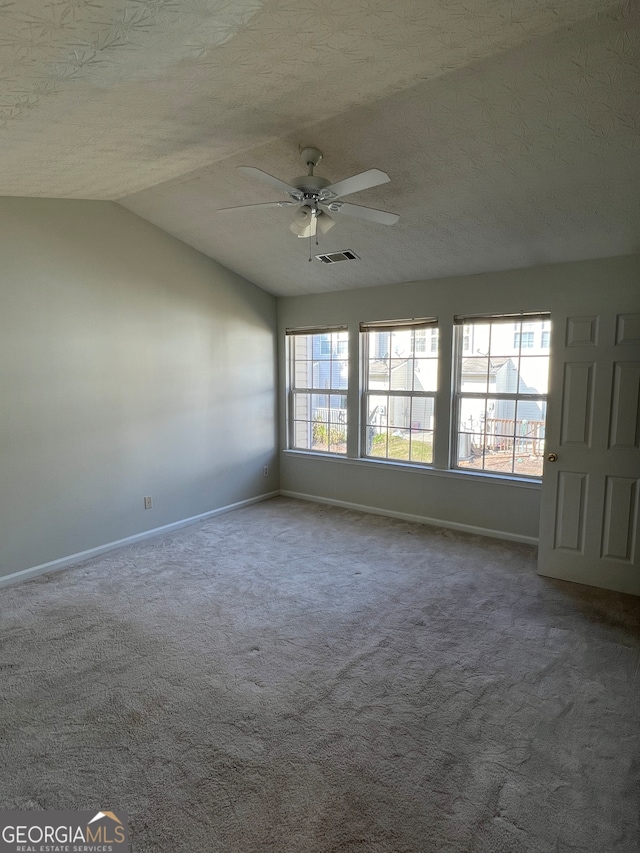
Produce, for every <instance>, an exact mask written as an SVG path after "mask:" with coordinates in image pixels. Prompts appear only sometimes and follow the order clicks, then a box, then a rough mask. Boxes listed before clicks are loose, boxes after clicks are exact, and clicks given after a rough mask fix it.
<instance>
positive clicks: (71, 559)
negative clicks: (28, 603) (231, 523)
mask: <svg viewBox="0 0 640 853" xmlns="http://www.w3.org/2000/svg"><path fill="white" fill-rule="evenodd" d="M279 494H280V493H279V492H278V491H275V492H267V493H266V494H264V495H258V496H257V497H255V498H248V499H247V500H244V501H238V502H237V503H233V504H227V506H221V507H218V509H212V510H210V511H209V512H203V513H201V514H200V515H193V516H191V518H183V519H182V520H181V521H173V522H172V523H171V524H165V525H163V526H162V527H154V528H153V529H152V530H145V531H144V532H142V533H135V534H134V535H133V536H127V537H126V538H125V539H118V540H117V541H116V542H107V543H106V545H98V546H97V547H96V548H89V550H88V551H80V552H78V553H77V554H70V555H69V556H68V557H61V558H60V559H59V560H52V561H51V562H50V563H42V564H41V565H39V566H32V567H31V568H30V569H22V570H21V571H19V572H13V573H12V574H10V575H4V577H0V589H2V587H5V586H10V585H12V584H14V583H20V582H22V581H26V580H32V579H33V578H35V577H38V575H45V574H48V573H49V572H55V571H58V570H59V569H65V568H66V567H67V566H74V565H76V564H77V563H84V562H86V561H87V560H90V559H91V558H92V557H98V556H100V554H106V553H107V552H108V551H115V550H116V548H123V547H124V546H125V545H133V544H135V543H136V542H143V541H144V540H145V539H154V538H155V537H156V536H163V535H164V534H165V533H171V532H173V531H174V530H179V529H180V528H181V527H188V526H189V525H190V524H197V523H198V522H199V521H206V520H207V519H208V518H213V517H214V516H216V515H222V514H223V513H225V512H232V511H233V510H234V509H241V508H242V507H243V506H249V505H250V504H255V503H259V502H260V501H266V500H268V499H269V498H275V497H277V496H278V495H279Z"/></svg>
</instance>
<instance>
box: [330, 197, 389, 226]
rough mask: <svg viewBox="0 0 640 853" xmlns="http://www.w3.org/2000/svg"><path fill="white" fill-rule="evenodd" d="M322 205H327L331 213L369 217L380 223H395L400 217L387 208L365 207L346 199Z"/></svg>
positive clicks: (372, 220) (368, 218)
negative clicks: (389, 211) (350, 202)
mask: <svg viewBox="0 0 640 853" xmlns="http://www.w3.org/2000/svg"><path fill="white" fill-rule="evenodd" d="M322 207H326V208H327V209H328V210H330V211H331V213H346V214H347V216H355V217H356V218H357V219H367V220H369V222H377V223H378V224H379V225H393V224H394V223H396V222H397V221H398V220H399V219H400V216H399V215H398V214H397V213H388V212H387V211H386V210H377V209H376V208H375V207H363V206H362V205H361V204H349V203H348V202H346V201H333V202H329V204H327V203H326V202H325V203H324V204H323V205H322Z"/></svg>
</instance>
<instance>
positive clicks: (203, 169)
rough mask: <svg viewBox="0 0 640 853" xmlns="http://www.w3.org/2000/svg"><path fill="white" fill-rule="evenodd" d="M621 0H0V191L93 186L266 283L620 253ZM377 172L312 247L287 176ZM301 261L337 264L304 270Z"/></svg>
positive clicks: (637, 197) (375, 279)
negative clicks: (344, 255)
mask: <svg viewBox="0 0 640 853" xmlns="http://www.w3.org/2000/svg"><path fill="white" fill-rule="evenodd" d="M639 8H640V7H639V5H638V3H637V2H635V0H631V2H621V0H466V2H465V0H49V2H43V0H0V87H1V88H0V91H1V93H2V97H1V98H0V163H1V164H2V165H1V168H0V195H20V196H47V197H60V198H90V199H109V200H113V201H117V202H119V203H120V204H122V205H123V206H125V207H126V208H128V209H130V210H131V211H134V212H135V213H137V214H138V215H140V216H142V217H144V218H145V219H147V220H149V221H150V222H153V223H154V224H156V225H158V226H159V227H160V228H163V229H164V230H165V231H167V232H169V233H170V234H173V235H175V236H177V237H179V238H180V239H182V240H184V241H185V242H186V243H188V244H189V245H191V246H194V247H195V248H197V249H199V250H200V251H202V252H204V253H205V254H207V255H210V256H211V257H213V258H215V259H216V260H218V261H220V262H221V263H223V264H225V265H226V266H228V267H230V268H231V269H233V270H235V271H236V272H239V273H240V274H242V275H244V276H246V277H247V278H248V279H250V280H251V281H254V282H255V283H256V284H258V285H260V286H261V287H264V288H265V289H266V290H269V291H270V292H272V293H275V294H278V295H290V294H303V293H311V292H322V291H327V290H335V289H346V288H353V287H363V286H369V285H374V284H388V283H394V282H402V281H411V280H416V279H428V278H433V277H439V276H448V275H459V274H467V273H476V272H483V271H491V270H498V269H508V268H512V267H523V266H532V265H536V264H542V263H548V262H562V261H569V260H577V259H585V258H592V257H602V256H607V255H618V254H626V253H632V252H637V251H640V192H639V188H640V156H638V155H639V154H640V133H639V131H640V51H639V46H640V11H639ZM305 145H314V146H317V147H319V148H320V149H321V150H322V151H323V154H324V159H323V161H322V162H321V163H320V165H319V166H318V168H317V169H316V174H318V175H321V176H324V177H326V178H328V179H330V180H332V181H337V180H340V179H342V178H344V177H347V176H349V175H352V174H354V173H357V172H362V171H364V170H366V169H370V168H377V169H382V170H384V171H385V172H387V173H388V174H389V176H390V178H391V181H390V182H389V183H387V184H384V185H382V186H379V187H376V188H374V189H368V190H366V191H363V192H361V193H358V194H357V195H354V196H349V198H348V199H347V200H348V201H350V202H354V203H357V204H363V205H366V206H371V207H376V208H381V209H384V210H389V211H393V212H396V213H398V214H399V215H400V221H399V222H398V223H397V224H395V225H392V226H383V225H378V224H374V223H370V222H365V221H361V220H357V219H351V218H349V217H347V216H346V215H344V214H337V215H336V217H335V218H336V225H335V227H334V228H332V229H331V231H330V232H328V233H327V234H326V235H320V236H319V245H318V246H315V244H312V245H311V246H310V244H309V240H307V239H299V238H297V237H295V236H294V235H293V234H292V233H291V232H290V231H289V227H288V226H289V224H290V221H291V219H292V212H291V210H287V209H280V208H275V209H266V210H246V211H228V212H219V208H223V207H230V206H233V205H242V204H250V203H258V202H267V201H277V200H280V199H285V198H286V196H284V195H281V194H280V193H279V191H278V190H277V189H274V188H271V187H269V186H268V185H266V184H264V183H260V182H255V181H251V180H249V178H248V177H247V175H246V174H243V173H242V172H239V171H238V170H237V168H236V167H237V166H239V165H249V166H255V167H257V168H259V169H262V170H264V171H266V172H268V173H270V174H272V175H276V176H278V177H280V178H282V179H284V180H285V181H287V182H289V181H290V180H291V179H293V178H294V177H295V176H297V175H300V174H303V173H304V172H305V169H304V167H303V165H302V163H301V162H300V158H299V151H300V149H301V148H302V147H304V146H305ZM310 249H311V251H312V253H313V254H314V255H315V254H318V253H320V252H334V251H340V250H345V249H349V250H352V251H354V252H355V253H356V254H357V255H359V256H360V260H356V261H347V262H342V263H338V264H334V265H330V266H325V265H323V264H321V263H320V262H319V261H317V260H314V261H313V262H312V263H309V262H308V258H309V252H310Z"/></svg>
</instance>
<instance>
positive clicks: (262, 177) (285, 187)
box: [238, 166, 302, 200]
mask: <svg viewBox="0 0 640 853" xmlns="http://www.w3.org/2000/svg"><path fill="white" fill-rule="evenodd" d="M238 169H239V170H240V171H241V172H244V173H245V175H249V177H251V178H257V179H258V180H259V181H264V182H265V183H267V184H271V186H272V187H276V189H279V190H281V191H282V192H283V193H287V195H292V196H294V198H296V199H300V200H302V193H301V192H300V190H299V189H297V187H294V186H292V185H291V184H287V183H285V182H284V181H281V180H280V178H274V176H273V175H269V174H268V173H267V172H263V171H262V169H256V168H255V166H238Z"/></svg>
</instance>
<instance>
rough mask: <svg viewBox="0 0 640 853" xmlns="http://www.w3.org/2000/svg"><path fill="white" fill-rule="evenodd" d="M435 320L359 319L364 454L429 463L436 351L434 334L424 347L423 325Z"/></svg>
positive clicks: (431, 449) (379, 457) (425, 328)
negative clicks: (361, 356) (433, 343)
mask: <svg viewBox="0 0 640 853" xmlns="http://www.w3.org/2000/svg"><path fill="white" fill-rule="evenodd" d="M435 324H436V320H411V321H393V322H380V323H363V324H361V326H360V331H361V333H362V342H363V357H364V371H363V373H364V389H363V419H362V424H363V435H362V455H363V456H366V457H373V458H376V459H393V460H403V461H406V462H413V463H421V464H426V465H428V464H431V462H432V460H433V430H434V410H435V392H436V390H437V377H438V351H437V337H436V338H435V340H436V349H435V351H433V347H432V346H431V344H430V351H429V352H428V353H427V352H426V350H427V346H426V340H427V337H426V331H427V329H429V328H430V327H435ZM436 331H437V330H436ZM433 339H434V338H433V336H431V338H430V341H431V342H432V341H433Z"/></svg>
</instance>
